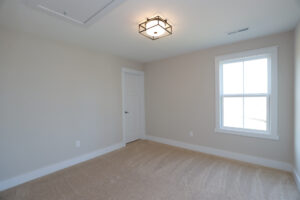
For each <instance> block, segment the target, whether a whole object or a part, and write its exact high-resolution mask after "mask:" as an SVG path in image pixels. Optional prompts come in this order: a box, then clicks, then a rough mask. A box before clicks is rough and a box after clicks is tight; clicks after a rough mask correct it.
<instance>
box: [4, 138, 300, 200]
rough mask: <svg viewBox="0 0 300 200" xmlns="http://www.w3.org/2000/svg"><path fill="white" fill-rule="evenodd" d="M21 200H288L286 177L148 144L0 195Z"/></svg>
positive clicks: (290, 186)
mask: <svg viewBox="0 0 300 200" xmlns="http://www.w3.org/2000/svg"><path fill="white" fill-rule="evenodd" d="M0 199H1V200H6V199H10V200H13V199H22V200H29V199H30V200H44V199H49V200H117V199H120V200H121V199H122V200H142V199H143V200H150V199H151V200H164V199H171V200H184V199H197V200H200V199H201V200H207V199H213V200H215V199H216V200H227V199H237V200H247V199H249V200H250V199H251V200H260V199H270V200H276V199H281V200H290V199H300V195H299V193H298V191H297V188H296V185H295V182H294V180H293V177H292V175H291V174H289V173H286V172H282V171H278V170H273V169H268V168H263V167H258V166H254V165H248V164H244V163H240V162H235V161H231V160H226V159H222V158H218V157H213V156H209V155H206V154H201V153H197V152H192V151H188V150H183V149H180V148H176V147H171V146H167V145H163V144H158V143H154V142H149V141H137V142H133V143H131V144H129V145H127V147H126V148H123V149H121V150H118V151H114V152H112V153H109V154H106V155H104V156H101V157H98V158H96V159H93V160H90V161H88V162H85V163H82V164H79V165H76V166H74V167H71V168H68V169H65V170H62V171H59V172H57V173H54V174H51V175H49V176H46V177H43V178H40V179H37V180H35V181H32V182H29V183H26V184H23V185H20V186H18V187H15V188H12V189H9V190H7V191H4V192H2V193H0Z"/></svg>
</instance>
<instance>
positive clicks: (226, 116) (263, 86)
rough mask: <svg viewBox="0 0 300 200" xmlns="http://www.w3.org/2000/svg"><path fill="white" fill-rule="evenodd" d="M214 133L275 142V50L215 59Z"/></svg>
mask: <svg viewBox="0 0 300 200" xmlns="http://www.w3.org/2000/svg"><path fill="white" fill-rule="evenodd" d="M216 81H217V84H216V110H217V113H216V114H217V117H216V119H217V120H216V121H217V123H216V132H221V133H231V134H238V135H244V136H251V137H260V138H270V139H278V136H277V47H270V48H265V49H258V50H253V51H247V52H242V53H238V54H233V55H225V56H220V57H217V58H216Z"/></svg>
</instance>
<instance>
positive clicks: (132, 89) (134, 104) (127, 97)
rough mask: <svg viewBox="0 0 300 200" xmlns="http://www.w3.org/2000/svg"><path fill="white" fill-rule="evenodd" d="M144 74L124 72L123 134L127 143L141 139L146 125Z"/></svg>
mask: <svg viewBox="0 0 300 200" xmlns="http://www.w3.org/2000/svg"><path fill="white" fill-rule="evenodd" d="M143 101H144V74H143V73H142V72H136V73H134V71H132V72H131V71H123V132H124V137H125V142H126V143H128V142H132V141H135V140H137V139H141V138H142V135H143V123H144V121H143V120H144V116H143V115H144V102H143Z"/></svg>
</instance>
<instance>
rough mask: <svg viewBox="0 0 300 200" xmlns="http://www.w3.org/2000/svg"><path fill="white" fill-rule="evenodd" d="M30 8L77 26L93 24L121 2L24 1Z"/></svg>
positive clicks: (108, 0) (78, 0)
mask: <svg viewBox="0 0 300 200" xmlns="http://www.w3.org/2000/svg"><path fill="white" fill-rule="evenodd" d="M25 1H26V3H27V4H29V5H30V6H31V7H35V8H38V9H40V10H43V11H46V12H47V13H49V14H51V15H54V16H59V17H61V18H63V19H65V20H69V21H72V22H75V23H78V24H82V25H88V24H91V23H93V22H95V20H96V19H99V18H100V17H101V16H103V15H104V14H106V13H107V12H108V11H110V10H111V9H112V8H114V7H115V6H117V5H118V4H120V3H121V2H122V1H123V0H25Z"/></svg>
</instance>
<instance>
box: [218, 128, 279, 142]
mask: <svg viewBox="0 0 300 200" xmlns="http://www.w3.org/2000/svg"><path fill="white" fill-rule="evenodd" d="M215 132H216V133H225V134H232V135H239V136H245V137H252V138H261V139H269V140H279V136H278V135H270V134H263V133H255V132H253V133H252V132H243V131H237V130H232V129H223V128H216V129H215Z"/></svg>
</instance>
